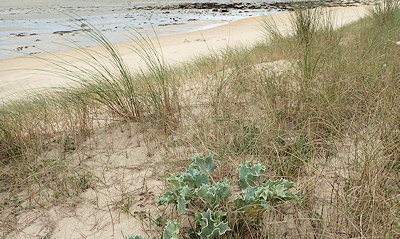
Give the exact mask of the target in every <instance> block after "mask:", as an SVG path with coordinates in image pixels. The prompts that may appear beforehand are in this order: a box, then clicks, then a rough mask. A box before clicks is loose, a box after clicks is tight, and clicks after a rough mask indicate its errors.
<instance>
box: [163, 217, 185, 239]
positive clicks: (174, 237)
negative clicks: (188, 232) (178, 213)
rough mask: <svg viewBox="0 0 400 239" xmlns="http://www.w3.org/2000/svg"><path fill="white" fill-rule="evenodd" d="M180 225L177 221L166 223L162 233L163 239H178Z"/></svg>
mask: <svg viewBox="0 0 400 239" xmlns="http://www.w3.org/2000/svg"><path fill="white" fill-rule="evenodd" d="M180 230H181V224H180V223H179V222H178V221H177V220H173V221H168V222H167V225H166V226H165V230H164V233H163V239H179V231H180Z"/></svg>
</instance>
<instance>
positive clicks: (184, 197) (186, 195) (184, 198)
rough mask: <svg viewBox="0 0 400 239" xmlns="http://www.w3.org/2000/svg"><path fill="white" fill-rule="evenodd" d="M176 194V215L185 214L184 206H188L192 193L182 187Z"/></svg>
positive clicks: (185, 187)
mask: <svg viewBox="0 0 400 239" xmlns="http://www.w3.org/2000/svg"><path fill="white" fill-rule="evenodd" d="M178 193H179V197H178V200H177V203H178V213H185V212H187V209H186V205H187V204H189V202H190V199H191V196H192V193H193V192H192V190H191V189H190V188H189V187H188V186H184V187H182V188H181V189H180V190H179V192H178Z"/></svg>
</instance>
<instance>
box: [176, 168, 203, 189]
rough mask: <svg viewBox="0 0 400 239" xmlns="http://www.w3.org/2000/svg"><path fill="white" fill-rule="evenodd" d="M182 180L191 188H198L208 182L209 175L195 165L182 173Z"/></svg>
mask: <svg viewBox="0 0 400 239" xmlns="http://www.w3.org/2000/svg"><path fill="white" fill-rule="evenodd" d="M182 180H183V182H184V183H185V184H186V185H187V186H189V187H191V188H199V187H201V186H202V185H204V184H209V183H210V177H209V176H208V175H207V174H206V173H204V172H202V171H200V170H199V169H198V168H196V167H189V168H188V169H187V171H186V173H184V174H182Z"/></svg>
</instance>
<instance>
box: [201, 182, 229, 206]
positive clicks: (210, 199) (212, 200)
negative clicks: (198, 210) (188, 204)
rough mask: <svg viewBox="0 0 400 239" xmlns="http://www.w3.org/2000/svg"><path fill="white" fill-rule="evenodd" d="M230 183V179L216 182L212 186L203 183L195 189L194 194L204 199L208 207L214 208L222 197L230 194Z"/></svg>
mask: <svg viewBox="0 0 400 239" xmlns="http://www.w3.org/2000/svg"><path fill="white" fill-rule="evenodd" d="M231 184H232V181H230V180H225V182H216V183H214V185H212V186H210V185H207V184H205V185H202V186H201V187H200V188H199V189H198V190H197V191H196V194H197V195H198V196H199V197H201V198H203V199H205V200H206V202H207V206H208V207H209V208H215V207H218V206H219V205H220V203H221V202H222V201H223V200H224V199H226V198H228V197H230V196H231V194H232V190H231Z"/></svg>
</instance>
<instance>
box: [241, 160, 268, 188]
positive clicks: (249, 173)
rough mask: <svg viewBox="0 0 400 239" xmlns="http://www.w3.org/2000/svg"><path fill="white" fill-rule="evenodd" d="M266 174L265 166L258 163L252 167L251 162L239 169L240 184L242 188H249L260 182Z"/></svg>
mask: <svg viewBox="0 0 400 239" xmlns="http://www.w3.org/2000/svg"><path fill="white" fill-rule="evenodd" d="M263 172H265V166H263V165H262V164H260V163H256V164H254V165H253V166H251V162H245V163H244V164H242V165H241V166H240V169H239V183H240V186H242V187H249V186H251V185H253V184H254V182H255V181H256V180H258V179H259V178H260V176H261V174H262V173H263Z"/></svg>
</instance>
